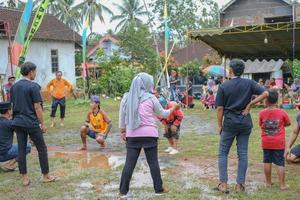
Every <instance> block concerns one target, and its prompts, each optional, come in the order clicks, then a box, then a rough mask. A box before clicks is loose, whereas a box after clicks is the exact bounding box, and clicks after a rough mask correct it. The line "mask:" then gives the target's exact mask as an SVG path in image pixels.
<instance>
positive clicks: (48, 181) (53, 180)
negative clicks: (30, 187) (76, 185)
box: [43, 176, 56, 183]
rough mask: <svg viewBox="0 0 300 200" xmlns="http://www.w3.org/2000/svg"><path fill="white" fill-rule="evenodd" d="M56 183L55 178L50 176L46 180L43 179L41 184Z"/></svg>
mask: <svg viewBox="0 0 300 200" xmlns="http://www.w3.org/2000/svg"><path fill="white" fill-rule="evenodd" d="M55 181H56V177H54V176H51V177H49V178H47V179H43V183H51V182H55Z"/></svg>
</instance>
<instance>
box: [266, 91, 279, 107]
mask: <svg viewBox="0 0 300 200" xmlns="http://www.w3.org/2000/svg"><path fill="white" fill-rule="evenodd" d="M268 92H269V96H268V98H267V101H268V103H270V104H276V103H277V102H278V92H277V91H276V90H274V89H271V90H269V91H268Z"/></svg>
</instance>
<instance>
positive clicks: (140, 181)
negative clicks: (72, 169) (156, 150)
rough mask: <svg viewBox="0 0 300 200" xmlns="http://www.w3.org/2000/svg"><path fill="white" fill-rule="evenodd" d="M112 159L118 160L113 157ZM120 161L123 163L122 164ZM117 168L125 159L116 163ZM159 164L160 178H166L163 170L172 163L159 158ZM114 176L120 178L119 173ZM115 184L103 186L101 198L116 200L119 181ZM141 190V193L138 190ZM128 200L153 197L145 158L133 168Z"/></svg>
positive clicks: (172, 163)
mask: <svg viewBox="0 0 300 200" xmlns="http://www.w3.org/2000/svg"><path fill="white" fill-rule="evenodd" d="M114 159H118V157H115V158H114ZM122 161H124V162H123V163H122ZM117 162H118V163H119V166H121V165H123V164H124V163H125V159H124V160H123V159H121V160H120V159H119V160H118V161H117ZM159 164H160V169H161V175H162V177H164V176H166V173H165V171H164V170H165V169H167V168H170V167H172V166H174V165H175V162H174V161H171V160H170V159H169V158H167V157H163V156H162V157H160V158H159ZM115 173H116V176H118V177H119V176H120V172H118V171H115ZM116 181H117V182H111V183H109V184H107V185H105V186H104V188H103V193H101V198H104V199H118V193H119V181H120V180H119V179H118V180H116ZM141 189H143V192H141V191H140V190H141ZM127 196H128V198H127V199H128V200H130V199H151V198H154V197H155V193H154V189H153V181H152V178H151V174H150V169H149V166H148V164H147V161H146V158H145V156H144V155H142V156H141V157H140V158H139V160H138V162H137V165H136V167H135V170H134V173H133V176H132V179H131V182H130V191H129V193H128V195H127ZM101 198H100V199H101Z"/></svg>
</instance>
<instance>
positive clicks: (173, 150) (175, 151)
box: [169, 149, 179, 155]
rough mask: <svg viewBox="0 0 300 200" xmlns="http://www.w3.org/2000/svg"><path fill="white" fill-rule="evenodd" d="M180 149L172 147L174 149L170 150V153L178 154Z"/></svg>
mask: <svg viewBox="0 0 300 200" xmlns="http://www.w3.org/2000/svg"><path fill="white" fill-rule="evenodd" d="M178 153H179V151H178V150H177V149H172V151H170V153H169V154H170V155H175V154H178Z"/></svg>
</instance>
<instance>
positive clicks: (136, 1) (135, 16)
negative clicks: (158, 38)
mask: <svg viewBox="0 0 300 200" xmlns="http://www.w3.org/2000/svg"><path fill="white" fill-rule="evenodd" d="M114 5H115V6H116V8H117V9H118V11H119V14H118V15H114V16H113V17H112V18H111V20H110V21H111V22H113V21H119V23H118V25H117V26H116V29H115V30H116V31H117V30H120V31H123V30H126V29H127V28H128V26H129V25H130V24H132V23H135V24H136V25H139V24H142V20H141V18H140V17H142V16H144V15H146V14H147V12H146V11H145V10H144V6H143V5H141V3H140V0H122V3H121V4H116V3H114Z"/></svg>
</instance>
